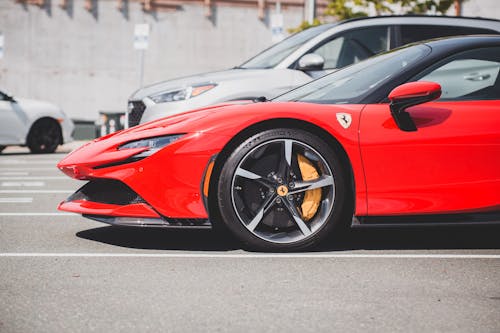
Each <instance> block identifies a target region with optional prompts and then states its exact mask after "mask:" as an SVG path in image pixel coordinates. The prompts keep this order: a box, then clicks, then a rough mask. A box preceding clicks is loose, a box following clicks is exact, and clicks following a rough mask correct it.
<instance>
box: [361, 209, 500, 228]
mask: <svg viewBox="0 0 500 333" xmlns="http://www.w3.org/2000/svg"><path fill="white" fill-rule="evenodd" d="M473 225H500V212H493V213H466V214H442V215H413V216H354V217H353V219H352V224H351V226H352V227H353V228H366V227H394V228H400V227H439V226H473Z"/></svg>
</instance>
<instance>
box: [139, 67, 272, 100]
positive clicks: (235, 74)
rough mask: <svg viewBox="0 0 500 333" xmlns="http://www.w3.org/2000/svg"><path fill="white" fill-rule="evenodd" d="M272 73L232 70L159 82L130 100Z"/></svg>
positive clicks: (259, 70) (266, 71)
mask: <svg viewBox="0 0 500 333" xmlns="http://www.w3.org/2000/svg"><path fill="white" fill-rule="evenodd" d="M272 71H273V69H244V68H232V69H227V70H223V71H217V72H209V73H203V74H196V75H191V76H186V77H182V78H178V79H173V80H168V81H163V82H159V83H156V84H152V85H150V86H147V87H144V88H142V89H139V90H137V91H136V92H134V93H133V94H132V96H131V97H130V100H142V99H143V98H145V97H148V96H151V95H154V94H156V93H160V92H164V91H169V90H176V89H181V88H185V87H188V86H191V85H197V84H204V83H220V82H222V81H237V80H245V79H252V78H255V77H263V76H264V75H266V74H270V73H271V72H272Z"/></svg>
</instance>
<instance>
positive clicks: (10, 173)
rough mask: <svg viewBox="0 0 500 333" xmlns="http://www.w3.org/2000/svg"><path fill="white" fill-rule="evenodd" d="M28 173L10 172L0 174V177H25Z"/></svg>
mask: <svg viewBox="0 0 500 333" xmlns="http://www.w3.org/2000/svg"><path fill="white" fill-rule="evenodd" d="M29 174H30V173H29V172H26V171H10V172H0V176H27V175H29Z"/></svg>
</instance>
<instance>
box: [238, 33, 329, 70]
mask: <svg viewBox="0 0 500 333" xmlns="http://www.w3.org/2000/svg"><path fill="white" fill-rule="evenodd" d="M332 26H333V25H332V24H323V25H320V26H317V27H313V28H309V29H307V30H304V31H301V32H299V33H296V34H294V35H291V36H290V37H288V38H286V39H285V40H283V41H281V42H279V43H278V44H275V45H273V46H271V47H270V48H268V49H266V50H264V51H262V52H261V53H259V54H257V55H256V56H255V57H253V58H252V59H250V60H248V61H247V62H245V63H244V64H243V65H241V66H239V67H238V68H247V69H266V68H273V67H274V66H276V65H278V64H279V63H280V62H281V61H282V60H283V59H285V58H286V57H288V56H289V55H290V54H292V52H294V51H295V50H297V49H298V48H299V47H301V46H302V45H303V44H304V43H305V42H307V41H309V40H310V39H311V38H314V37H316V36H317V35H319V34H320V33H322V32H323V31H326V30H328V29H330V28H331V27H332Z"/></svg>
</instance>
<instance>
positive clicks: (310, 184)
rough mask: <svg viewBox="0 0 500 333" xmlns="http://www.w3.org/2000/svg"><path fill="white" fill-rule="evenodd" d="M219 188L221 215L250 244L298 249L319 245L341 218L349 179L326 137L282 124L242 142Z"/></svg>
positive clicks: (254, 247) (260, 247)
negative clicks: (325, 139) (285, 126)
mask: <svg viewBox="0 0 500 333" xmlns="http://www.w3.org/2000/svg"><path fill="white" fill-rule="evenodd" d="M217 190H218V206H219V210H220V213H221V214H220V215H221V217H222V221H223V222H224V224H225V225H226V226H227V227H228V228H229V230H230V231H231V232H232V233H233V234H234V235H235V236H236V237H237V238H238V239H239V240H241V241H242V242H243V243H244V244H245V245H246V246H247V247H248V248H249V249H252V250H259V251H297V250H304V249H307V248H311V247H313V246H316V245H317V244H318V243H319V242H321V241H322V240H323V239H324V238H325V237H326V236H328V234H330V233H331V232H332V230H333V229H334V228H335V227H336V226H337V225H339V224H340V219H341V215H342V214H341V212H342V208H343V206H344V199H345V192H346V180H345V172H344V170H343V167H342V165H341V163H340V160H339V158H338V156H337V155H336V153H335V152H334V150H333V149H332V147H330V146H329V145H328V144H327V143H326V142H325V141H323V140H322V139H321V138H319V137H317V136H315V135H313V134H311V133H309V132H306V131H303V130H298V129H286V128H282V129H274V130H267V131H263V132H261V133H258V134H255V135H253V136H251V137H249V138H248V139H247V140H245V141H244V142H242V143H241V144H240V145H239V146H238V147H237V148H236V150H235V151H234V152H233V153H232V154H231V155H230V157H229V158H228V159H227V161H226V163H225V164H224V166H223V168H222V171H221V173H220V177H219V182H218V187H217Z"/></svg>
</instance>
